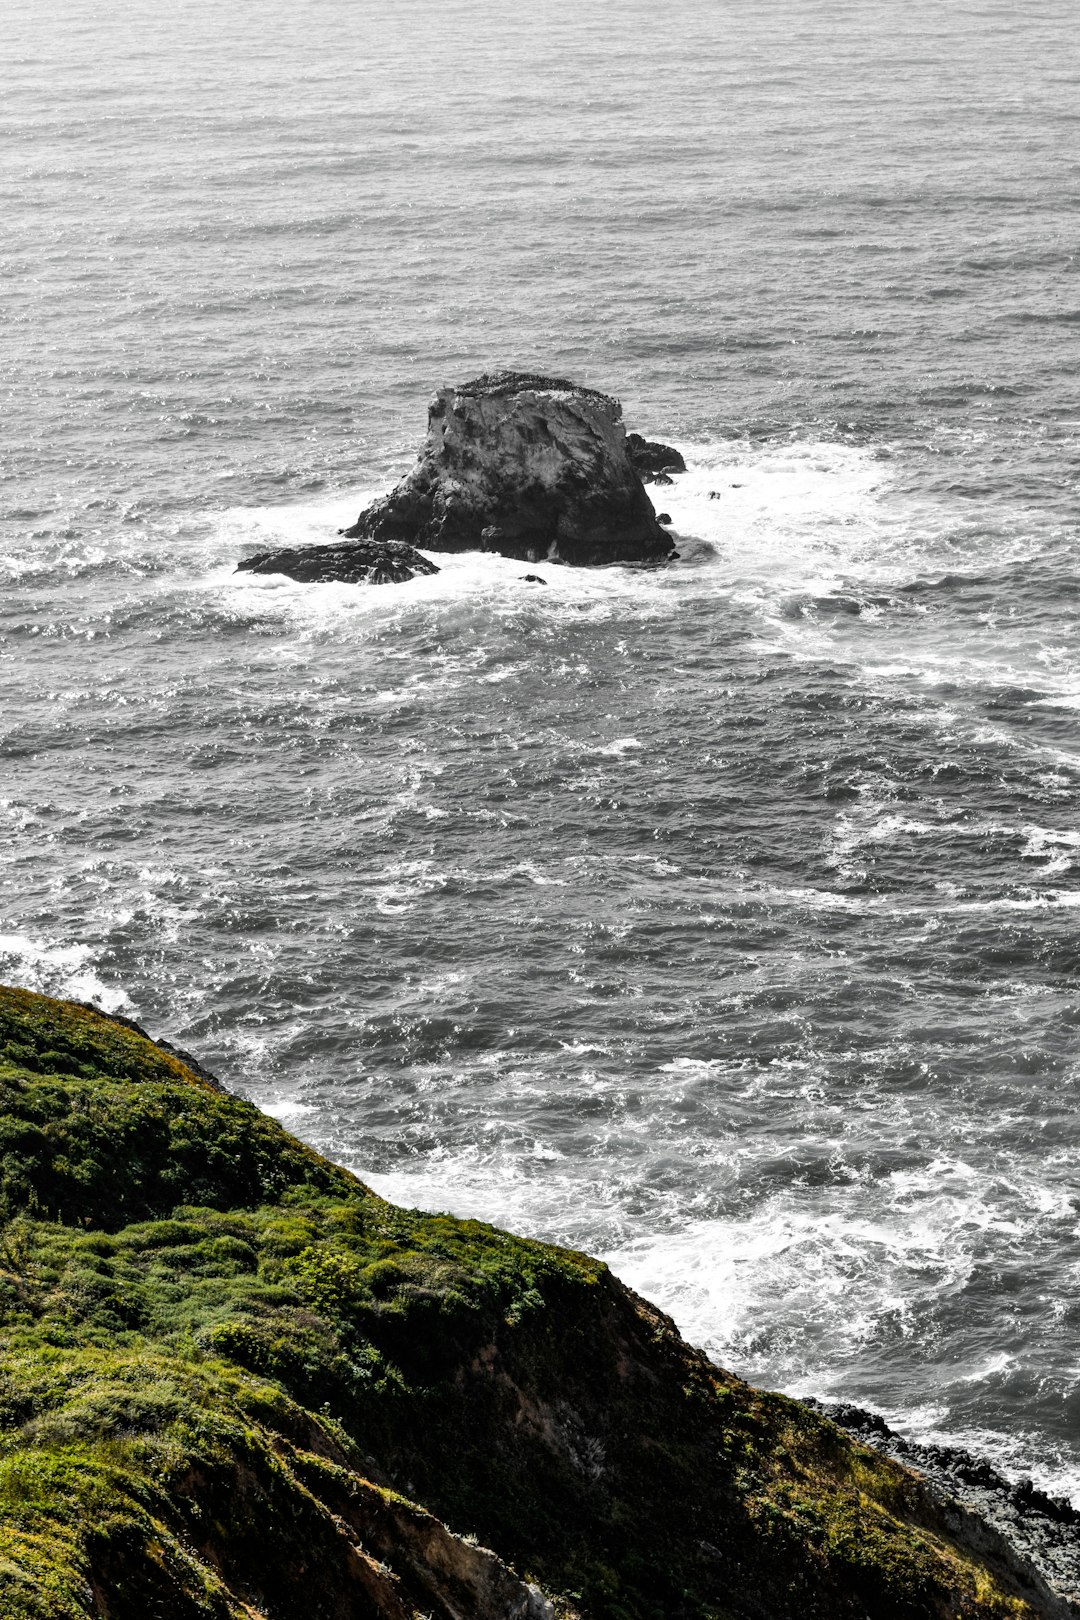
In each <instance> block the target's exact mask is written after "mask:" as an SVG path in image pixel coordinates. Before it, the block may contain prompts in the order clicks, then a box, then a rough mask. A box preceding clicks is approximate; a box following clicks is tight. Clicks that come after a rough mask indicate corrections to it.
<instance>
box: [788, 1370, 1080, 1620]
mask: <svg viewBox="0 0 1080 1620" xmlns="http://www.w3.org/2000/svg"><path fill="white" fill-rule="evenodd" d="M804 1404H805V1405H807V1406H810V1407H813V1408H814V1409H815V1410H816V1411H818V1412H822V1413H824V1415H825V1416H826V1417H828V1418H831V1419H832V1421H833V1422H834V1423H837V1424H839V1426H840V1427H841V1428H842V1429H846V1430H847V1432H848V1433H849V1434H852V1435H854V1436H856V1437H857V1438H858V1439H859V1440H860V1441H862V1443H863V1444H864V1445H868V1446H872V1447H873V1448H874V1450H875V1451H880V1452H882V1453H883V1454H884V1455H885V1456H888V1457H892V1458H894V1459H895V1461H897V1462H900V1463H903V1464H905V1465H906V1466H907V1467H908V1468H914V1469H915V1470H916V1471H917V1472H918V1473H920V1474H921V1475H922V1476H923V1478H924V1479H925V1480H926V1483H927V1485H928V1486H929V1488H930V1490H931V1492H932V1493H933V1494H934V1496H935V1497H936V1498H937V1500H938V1501H939V1502H942V1503H946V1502H948V1501H950V1500H951V1501H952V1502H954V1503H955V1504H956V1505H957V1507H958V1509H959V1510H960V1512H961V1514H962V1515H963V1516H964V1518H965V1519H970V1518H971V1517H972V1516H974V1518H975V1519H977V1520H981V1521H982V1522H983V1524H985V1525H986V1526H987V1527H989V1529H990V1531H991V1532H996V1534H997V1535H998V1536H999V1537H1000V1538H1001V1540H1002V1541H1003V1542H1004V1543H1005V1544H1006V1545H1007V1546H1008V1548H1009V1549H1010V1550H1011V1552H1012V1553H1013V1555H1014V1557H1015V1559H1016V1560H1017V1562H1018V1564H1020V1565H1023V1564H1027V1565H1029V1566H1030V1567H1031V1569H1032V1570H1033V1571H1034V1572H1035V1573H1036V1575H1037V1576H1038V1577H1039V1578H1041V1580H1042V1581H1043V1582H1045V1584H1046V1586H1047V1587H1048V1588H1049V1590H1050V1592H1051V1593H1053V1594H1054V1595H1055V1596H1056V1597H1057V1598H1059V1599H1061V1600H1062V1607H1061V1609H1060V1611H1059V1612H1060V1613H1062V1614H1069V1615H1078V1614H1080V1511H1078V1510H1077V1509H1076V1508H1074V1507H1073V1505H1072V1503H1071V1502H1069V1501H1068V1500H1067V1499H1066V1498H1065V1497H1062V1496H1047V1495H1045V1494H1044V1493H1043V1492H1042V1491H1040V1490H1037V1489H1036V1487H1035V1486H1034V1485H1033V1484H1032V1482H1031V1480H1030V1479H1022V1480H1019V1481H1018V1482H1015V1483H1013V1482H1011V1481H1009V1480H1007V1479H1006V1478H1005V1477H1004V1475H1003V1474H1001V1473H999V1472H998V1470H997V1469H996V1468H995V1467H994V1465H993V1463H991V1462H988V1461H987V1460H986V1458H985V1457H977V1456H974V1455H973V1454H972V1453H971V1452H970V1451H967V1450H965V1449H964V1448H963V1447H960V1446H955V1447H954V1446H937V1445H921V1444H919V1443H918V1442H917V1441H914V1440H906V1439H905V1438H904V1437H903V1435H900V1434H897V1433H896V1432H895V1431H894V1430H893V1429H890V1428H889V1425H888V1424H887V1423H886V1422H885V1419H884V1418H883V1417H880V1416H879V1415H878V1414H877V1413H876V1412H867V1411H864V1410H863V1408H862V1407H859V1406H849V1405H847V1404H846V1403H843V1402H840V1403H829V1402H823V1401H815V1400H807V1401H805V1402H804ZM965 1528H966V1530H967V1532H968V1534H969V1536H970V1534H971V1528H972V1527H971V1524H970V1523H967V1524H966V1525H965Z"/></svg>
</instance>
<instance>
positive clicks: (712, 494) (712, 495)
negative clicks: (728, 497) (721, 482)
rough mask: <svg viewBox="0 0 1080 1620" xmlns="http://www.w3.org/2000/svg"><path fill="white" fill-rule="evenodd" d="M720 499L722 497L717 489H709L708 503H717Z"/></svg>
mask: <svg viewBox="0 0 1080 1620" xmlns="http://www.w3.org/2000/svg"><path fill="white" fill-rule="evenodd" d="M722 498H723V497H722V496H721V494H720V491H719V490H718V489H710V491H709V499H710V501H719V500H721V499H722Z"/></svg>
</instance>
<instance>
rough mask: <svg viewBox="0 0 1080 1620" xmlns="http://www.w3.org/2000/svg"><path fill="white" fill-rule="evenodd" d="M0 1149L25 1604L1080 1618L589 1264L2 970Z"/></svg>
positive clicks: (508, 1619) (5, 1400)
mask: <svg viewBox="0 0 1080 1620" xmlns="http://www.w3.org/2000/svg"><path fill="white" fill-rule="evenodd" d="M0 1136H2V1138H3V1147H4V1151H3V1154H2V1155H0V1210H2V1212H3V1216H4V1221H3V1227H2V1230H0V1353H2V1356H3V1379H2V1387H0V1396H2V1398H0V1614H2V1615H3V1617H4V1620H147V1617H148V1616H151V1615H153V1616H159V1617H162V1620H271V1617H272V1620H347V1617H348V1620H418V1617H419V1616H421V1615H426V1616H430V1617H431V1620H554V1616H556V1615H557V1616H558V1620H656V1617H657V1616H665V1617H669V1620H867V1617H868V1616H872V1617H873V1620H1035V1617H1040V1620H1065V1617H1067V1616H1075V1615H1076V1614H1077V1612H1078V1611H1077V1609H1076V1608H1074V1607H1073V1606H1072V1604H1071V1602H1070V1596H1069V1595H1066V1594H1072V1592H1073V1591H1074V1586H1073V1584H1072V1583H1073V1574H1072V1571H1071V1568H1070V1567H1068V1566H1067V1565H1066V1564H1062V1563H1061V1562H1060V1561H1059V1562H1058V1563H1057V1564H1056V1565H1055V1566H1054V1568H1053V1569H1052V1570H1050V1571H1048V1575H1047V1578H1044V1577H1043V1575H1041V1574H1040V1573H1039V1570H1038V1568H1037V1567H1036V1566H1035V1564H1033V1562H1032V1560H1031V1559H1030V1558H1029V1556H1028V1555H1027V1552H1026V1550H1020V1549H1018V1548H1017V1546H1016V1543H1015V1540H1014V1538H1013V1537H1012V1536H1011V1533H1010V1531H1009V1527H1008V1526H1007V1525H1006V1526H1004V1527H1003V1528H1001V1529H995V1528H994V1527H993V1526H991V1525H990V1524H988V1523H986V1521H984V1520H983V1519H980V1518H978V1517H977V1516H976V1515H975V1514H974V1513H971V1512H969V1511H967V1510H966V1509H965V1510H964V1511H963V1512H960V1511H958V1509H957V1506H956V1504H955V1502H954V1501H953V1499H952V1498H951V1497H949V1498H947V1499H946V1498H943V1497H942V1496H941V1494H940V1493H937V1492H935V1491H932V1490H930V1489H929V1487H928V1486H927V1484H926V1483H925V1482H924V1480H923V1479H922V1478H921V1477H920V1475H919V1474H918V1473H916V1472H913V1471H912V1470H910V1469H909V1468H906V1467H904V1466H903V1464H902V1463H900V1462H897V1461H895V1460H893V1458H891V1457H888V1456H883V1455H881V1454H880V1452H879V1451H877V1450H874V1449H871V1448H870V1447H869V1446H867V1445H864V1444H860V1443H859V1442H858V1441H857V1440H856V1439H853V1438H852V1437H850V1436H849V1435H847V1434H845V1433H844V1432H843V1431H842V1430H841V1429H840V1428H838V1427H837V1426H836V1425H835V1424H834V1423H832V1422H830V1421H829V1420H828V1418H827V1417H825V1416H824V1415H822V1414H821V1413H818V1412H815V1411H811V1410H810V1409H809V1408H808V1407H807V1406H806V1405H802V1404H800V1403H799V1402H797V1401H792V1400H787V1399H785V1398H784V1397H783V1396H781V1395H773V1394H769V1393H767V1392H764V1391H762V1390H755V1389H752V1388H751V1387H750V1386H749V1385H747V1384H745V1383H743V1382H742V1380H741V1379H739V1378H737V1377H736V1376H735V1375H734V1374H732V1373H727V1372H724V1371H722V1370H721V1369H720V1368H719V1367H716V1366H714V1365H713V1364H712V1363H710V1362H709V1361H708V1360H707V1359H706V1358H705V1356H704V1355H702V1354H701V1353H700V1352H699V1351H696V1350H694V1349H692V1348H691V1347H690V1346H689V1345H687V1344H685V1343H684V1342H683V1340H682V1339H681V1338H680V1337H679V1335H678V1333H677V1331H676V1329H675V1326H674V1324H673V1323H672V1322H670V1321H669V1320H668V1319H667V1318H666V1317H664V1316H663V1315H661V1313H660V1312H659V1311H657V1310H655V1309H654V1308H653V1307H652V1306H650V1305H648V1304H646V1302H645V1301H644V1300H641V1299H639V1298H637V1297H636V1296H635V1295H634V1294H632V1293H631V1292H630V1291H629V1290H628V1289H627V1288H625V1287H624V1286H623V1284H622V1283H620V1282H619V1281H618V1279H617V1278H615V1277H613V1276H612V1274H611V1272H610V1271H609V1270H608V1268H607V1267H606V1266H605V1265H603V1264H601V1263H600V1262H599V1261H596V1260H590V1259H589V1258H588V1257H587V1256H586V1255H583V1254H576V1253H574V1252H572V1251H570V1250H566V1249H559V1248H554V1247H552V1246H550V1245H547V1244H542V1243H536V1242H530V1241H527V1240H525V1239H521V1238H515V1237H513V1236H511V1235H510V1234H509V1233H506V1232H499V1231H497V1230H496V1229H495V1228H493V1227H490V1226H485V1225H483V1224H481V1223H480V1222H478V1221H461V1220H455V1219H452V1218H451V1217H449V1216H444V1215H426V1214H423V1213H421V1212H420V1211H417V1210H406V1209H399V1208H396V1207H395V1206H394V1205H393V1204H388V1203H387V1202H386V1201H385V1200H384V1199H382V1198H380V1197H378V1196H377V1195H376V1194H375V1193H373V1192H372V1191H371V1190H370V1189H369V1188H367V1187H365V1186H364V1185H363V1184H362V1183H361V1182H359V1181H357V1180H356V1178H355V1177H354V1176H352V1175H350V1174H349V1173H348V1172H347V1171H345V1170H343V1169H339V1168H338V1167H337V1166H335V1165H333V1164H330V1163H329V1162H328V1161H327V1160H325V1159H323V1158H321V1157H320V1156H319V1155H318V1154H317V1153H314V1152H313V1151H312V1150H311V1149H310V1148H307V1147H305V1146H304V1145H303V1144H302V1143H300V1142H298V1141H297V1140H296V1139H295V1138H294V1137H291V1136H290V1135H289V1134H288V1132H287V1131H285V1130H283V1129H282V1127H281V1126H280V1125H279V1124H278V1123H277V1122H276V1121H275V1120H273V1119H270V1118H268V1117H267V1116H266V1115H264V1114H260V1113H259V1112H258V1110H257V1109H256V1108H254V1107H253V1106H252V1105H251V1104H250V1103H248V1102H246V1101H244V1100H243V1099H242V1098H240V1097H236V1096H233V1095H231V1094H230V1093H228V1092H227V1091H225V1090H224V1088H223V1087H221V1086H219V1085H215V1084H214V1083H212V1081H211V1080H210V1078H209V1077H208V1076H206V1075H205V1073H199V1072H196V1071H194V1070H193V1069H192V1068H191V1067H190V1065H189V1063H188V1061H187V1060H186V1058H185V1057H184V1056H182V1055H181V1054H180V1053H179V1052H178V1051H177V1050H176V1049H165V1048H163V1046H162V1045H160V1044H155V1043H154V1042H152V1041H151V1040H149V1039H148V1038H147V1037H146V1036H145V1035H143V1034H142V1033H141V1032H140V1031H139V1030H138V1028H137V1027H135V1026H133V1025H132V1024H131V1023H130V1022H129V1021H127V1020H122V1019H116V1018H110V1017H108V1016H106V1015H104V1014H102V1013H99V1012H96V1011H94V1010H92V1009H88V1008H86V1007H80V1006H77V1005H75V1004H73V1003H71V1002H60V1001H54V1000H51V999H50V998H48V997H45V996H39V995H34V994H31V993H30V992H29V991H25V990H11V989H5V988H3V987H0ZM869 1438H873V1436H872V1435H871V1436H869ZM1063 1518H1064V1515H1063ZM1068 1528H1069V1526H1068V1525H1065V1524H1064V1523H1063V1525H1062V1529H1063V1531H1064V1530H1066V1529H1068ZM489 1549H490V1550H489ZM1057 1550H1058V1552H1059V1553H1060V1551H1061V1549H1060V1548H1058V1549H1057Z"/></svg>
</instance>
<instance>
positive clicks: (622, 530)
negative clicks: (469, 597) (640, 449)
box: [342, 371, 671, 564]
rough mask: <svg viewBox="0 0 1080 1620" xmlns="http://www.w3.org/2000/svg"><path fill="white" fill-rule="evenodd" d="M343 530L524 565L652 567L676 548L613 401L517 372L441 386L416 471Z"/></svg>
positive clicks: (559, 381)
mask: <svg viewBox="0 0 1080 1620" xmlns="http://www.w3.org/2000/svg"><path fill="white" fill-rule="evenodd" d="M342 532H343V533H344V534H345V535H346V536H348V537H349V538H353V539H365V540H377V541H380V542H384V541H388V540H390V541H404V542H406V543H408V544H410V545H418V546H424V547H426V548H427V549H430V550H432V551H494V552H498V553H500V554H501V555H502V556H504V557H517V558H520V559H521V560H522V561H527V562H538V561H541V560H544V561H551V562H564V563H576V564H597V563H612V562H649V561H659V560H661V559H663V558H665V557H667V555H668V554H669V552H670V551H671V541H670V540H669V538H668V536H667V535H666V534H665V533H664V531H663V528H662V527H661V525H660V524H659V523H658V522H657V520H656V513H655V512H654V511H653V507H652V502H651V501H650V500H649V497H648V495H647V494H646V492H645V489H644V486H643V484H642V482H641V478H640V476H639V475H638V472H637V471H636V470H635V468H634V466H633V464H632V462H631V460H630V457H629V455H628V453H627V439H626V433H625V430H624V428H623V425H622V408H621V406H620V405H619V402H618V400H615V399H612V398H610V397H609V396H608V395H607V394H601V393H597V392H596V391H595V390H594V389H591V388H581V387H579V386H578V385H577V384H576V383H572V382H568V381H567V380H566V379H564V378H559V377H542V376H538V375H536V374H535V373H532V372H517V371H500V372H493V373H490V374H488V375H485V376H483V377H477V378H476V379H475V380H474V381H473V382H468V383H462V384H460V385H459V386H458V387H456V388H441V389H440V390H439V392H438V393H437V394H436V396H435V398H434V400H433V401H432V404H431V406H430V407H429V410H428V432H427V439H426V441H425V443H424V445H423V447H422V449H421V451H420V457H419V460H418V462H417V465H416V466H415V467H414V468H413V470H412V471H411V472H410V473H409V474H408V476H407V477H405V478H404V479H402V481H401V483H399V484H398V485H397V487H396V488H395V489H393V490H391V492H390V493H389V495H386V496H384V497H383V499H382V500H379V501H376V502H375V504H374V505H373V506H370V507H368V509H367V510H366V511H365V512H363V513H361V515H360V517H359V518H358V519H357V521H356V523H355V524H354V525H353V526H352V528H350V529H345V530H343V531H342Z"/></svg>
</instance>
